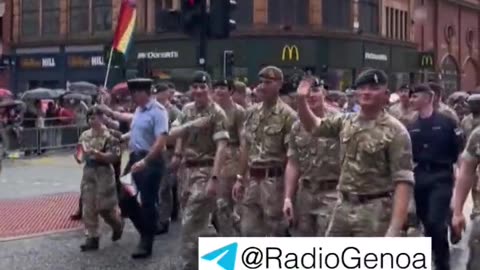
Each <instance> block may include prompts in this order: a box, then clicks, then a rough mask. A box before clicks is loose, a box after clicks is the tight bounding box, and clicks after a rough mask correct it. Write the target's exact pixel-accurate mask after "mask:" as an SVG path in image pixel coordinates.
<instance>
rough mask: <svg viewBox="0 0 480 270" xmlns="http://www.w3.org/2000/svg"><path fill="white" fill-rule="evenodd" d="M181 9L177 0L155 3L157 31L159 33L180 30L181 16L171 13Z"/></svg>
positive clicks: (157, 1) (161, 0)
mask: <svg viewBox="0 0 480 270" xmlns="http://www.w3.org/2000/svg"><path fill="white" fill-rule="evenodd" d="M180 8H181V7H180V2H179V1H177V0H156V1H155V30H156V32H157V33H162V32H168V31H172V32H173V31H177V30H180V26H181V21H180V16H179V15H178V14H175V13H172V12H170V11H172V10H179V9H180Z"/></svg>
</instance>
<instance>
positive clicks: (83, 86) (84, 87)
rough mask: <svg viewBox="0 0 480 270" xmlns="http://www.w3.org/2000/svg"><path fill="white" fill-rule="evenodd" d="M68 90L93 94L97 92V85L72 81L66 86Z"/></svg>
mask: <svg viewBox="0 0 480 270" xmlns="http://www.w3.org/2000/svg"><path fill="white" fill-rule="evenodd" d="M68 91H71V92H78V93H82V94H85V95H92V96H94V95H97V94H98V86H96V85H95V84H93V83H89V82H73V83H71V84H70V86H69V87H68Z"/></svg>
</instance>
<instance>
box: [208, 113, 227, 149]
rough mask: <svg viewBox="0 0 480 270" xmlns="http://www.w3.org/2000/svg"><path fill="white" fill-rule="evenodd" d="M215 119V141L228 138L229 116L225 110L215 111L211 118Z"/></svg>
mask: <svg viewBox="0 0 480 270" xmlns="http://www.w3.org/2000/svg"><path fill="white" fill-rule="evenodd" d="M211 119H212V121H213V138H212V139H213V140H214V141H215V142H217V141H220V140H228V139H230V136H229V135H228V129H227V116H226V115H225V113H223V112H215V114H214V115H213V117H212V118H211Z"/></svg>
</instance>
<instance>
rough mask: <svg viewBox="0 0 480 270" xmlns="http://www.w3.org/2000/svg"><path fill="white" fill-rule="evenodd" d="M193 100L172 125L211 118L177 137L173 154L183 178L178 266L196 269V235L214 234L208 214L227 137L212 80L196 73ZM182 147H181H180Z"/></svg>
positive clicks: (204, 73)
mask: <svg viewBox="0 0 480 270" xmlns="http://www.w3.org/2000/svg"><path fill="white" fill-rule="evenodd" d="M190 89H191V91H192V95H193V97H194V102H192V103H188V104H186V105H185V106H184V108H183V110H182V115H181V116H180V118H178V119H177V120H176V121H175V122H174V123H173V125H172V126H173V127H176V126H179V125H183V124H185V123H186V122H188V121H192V120H195V119H197V118H200V117H204V116H207V117H210V124H209V125H208V126H206V127H204V128H194V127H192V128H191V129H190V130H189V131H188V133H187V134H184V136H182V137H181V138H179V140H177V144H178V145H177V146H176V149H175V150H176V151H178V152H175V156H177V157H179V156H182V157H183V163H184V164H183V166H184V170H185V178H182V179H180V181H181V183H180V184H179V189H180V194H181V195H180V203H181V208H182V240H181V256H182V263H183V265H182V267H181V269H192V270H193V269H197V268H198V266H197V264H198V251H197V249H198V237H199V236H208V235H212V234H213V235H214V234H215V233H214V230H213V227H211V226H210V225H211V216H212V213H213V212H214V210H215V202H216V190H217V189H218V186H219V183H218V182H219V181H221V180H219V178H220V168H222V163H223V159H224V157H225V155H224V152H225V148H226V146H227V142H228V139H229V135H228V130H227V117H226V115H225V112H224V111H223V110H222V108H220V106H218V105H217V104H215V103H214V102H213V101H212V100H211V97H210V95H211V93H210V91H211V79H210V75H209V74H208V73H206V72H202V71H199V72H196V73H195V74H194V78H193V82H192V84H191V85H190ZM180 146H181V147H180Z"/></svg>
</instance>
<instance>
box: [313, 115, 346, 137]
mask: <svg viewBox="0 0 480 270" xmlns="http://www.w3.org/2000/svg"><path fill="white" fill-rule="evenodd" d="M344 120H345V116H344V115H343V114H338V115H334V116H328V117H325V118H322V119H321V120H320V121H319V123H318V125H317V126H316V127H314V128H313V130H312V135H313V136H315V137H329V138H338V137H339V136H340V131H341V130H342V127H343V121H344Z"/></svg>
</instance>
